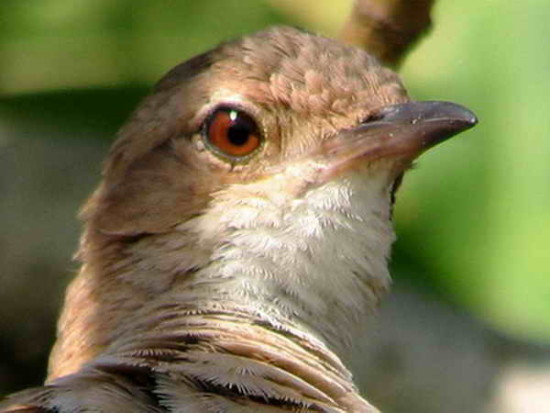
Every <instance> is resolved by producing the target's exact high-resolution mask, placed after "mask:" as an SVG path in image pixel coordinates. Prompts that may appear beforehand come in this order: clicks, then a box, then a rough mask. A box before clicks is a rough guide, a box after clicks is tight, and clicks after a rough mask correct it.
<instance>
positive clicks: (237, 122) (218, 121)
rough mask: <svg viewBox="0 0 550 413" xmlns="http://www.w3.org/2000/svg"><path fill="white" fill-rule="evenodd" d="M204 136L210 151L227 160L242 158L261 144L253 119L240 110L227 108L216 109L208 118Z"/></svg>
mask: <svg viewBox="0 0 550 413" xmlns="http://www.w3.org/2000/svg"><path fill="white" fill-rule="evenodd" d="M204 136H205V140H206V143H207V145H208V147H209V148H210V149H212V150H214V151H215V152H216V153H217V154H218V155H222V156H226V157H229V158H244V157H246V156H248V155H250V154H251V153H252V152H254V151H255V150H256V149H257V148H258V147H259V146H260V144H261V143H262V138H261V134H260V131H259V128H258V125H257V124H256V122H255V121H254V119H252V117H251V116H249V115H247V114H246V113H245V112H243V111H241V110H238V109H234V108H228V107H222V108H218V109H216V110H215V111H214V112H213V113H212V114H211V115H210V116H209V118H208V119H207V121H206V124H205V132H204Z"/></svg>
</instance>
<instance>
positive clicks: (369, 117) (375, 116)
mask: <svg viewBox="0 0 550 413" xmlns="http://www.w3.org/2000/svg"><path fill="white" fill-rule="evenodd" d="M383 117H384V116H383V114H382V113H381V112H380V111H373V112H371V113H369V114H368V115H367V116H366V117H364V118H363V119H362V120H361V121H360V122H359V123H360V124H364V123H370V122H375V121H377V120H380V119H382V118H383Z"/></svg>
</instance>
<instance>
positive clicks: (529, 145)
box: [0, 0, 550, 342]
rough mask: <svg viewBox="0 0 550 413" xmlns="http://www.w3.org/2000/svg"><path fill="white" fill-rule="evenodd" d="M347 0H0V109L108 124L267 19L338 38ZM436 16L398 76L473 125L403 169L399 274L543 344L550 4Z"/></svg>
mask: <svg viewBox="0 0 550 413" xmlns="http://www.w3.org/2000/svg"><path fill="white" fill-rule="evenodd" d="M304 5H305V6H304ZM349 8H350V2H349V1H335V0H333V1H329V0H322V1H313V0H308V1H303V2H302V1H297V0H296V1H290V0H271V1H270V2H261V1H257V0H223V1H221V0H211V1H192V0H189V1H183V0H180V1H178V0H162V1H146V0H73V1H68V0H3V1H2V2H0V16H1V17H0V18H1V23H0V91H1V92H3V93H4V94H5V95H10V97H5V98H3V99H2V101H1V102H0V104H1V106H0V109H1V110H2V114H3V117H4V119H18V118H19V117H24V116H26V117H33V116H34V117H37V118H40V120H41V122H45V123H47V122H50V123H51V124H54V125H57V127H62V126H61V125H63V124H64V123H75V122H77V123H82V124H83V125H86V127H89V128H90V130H94V128H96V130H97V132H98V135H107V134H110V135H112V131H113V130H114V129H112V128H114V125H115V124H117V123H118V122H120V121H121V120H122V118H123V117H124V116H125V114H126V113H127V111H129V110H130V108H131V107H132V106H133V105H135V103H136V101H137V99H138V97H139V96H140V95H141V94H142V93H144V90H145V89H143V86H144V85H150V84H152V83H153V82H154V80H155V79H157V78H159V77H160V76H161V75H162V73H164V72H165V71H167V70H168V69H169V68H170V67H171V66H173V65H175V64H176V63H178V62H180V61H182V60H183V59H185V58H187V57H189V56H191V55H192V54H194V53H197V52H200V51H202V50H204V49H206V48H208V47H211V46H212V45H214V44H216V43H217V42H219V41H222V40H224V39H227V38H233V37H236V36H238V35H241V34H243V33H249V32H251V31H254V30H257V29H260V28H263V27H265V26H267V25H270V24H279V23H285V24H293V25H298V26H302V27H306V28H308V29H311V30H319V31H322V32H323V33H325V34H327V35H334V34H335V33H336V32H337V31H338V29H339V27H340V26H341V24H342V21H343V20H344V18H345V16H346V13H347V12H348V10H349ZM433 20H434V29H433V31H432V33H431V34H430V35H429V36H428V37H427V38H426V39H424V41H423V42H421V44H420V45H419V46H418V47H417V48H416V49H415V50H414V51H413V52H412V53H411V55H410V56H409V59H408V60H407V61H406V64H405V66H404V68H403V70H402V74H403V77H404V80H405V83H406V84H407V85H408V87H409V90H410V92H411V95H412V96H414V97H415V98H418V99H441V100H451V101H456V102H460V103H462V104H464V105H466V106H468V107H470V108H471V109H473V110H474V111H475V112H476V113H477V114H478V116H479V118H480V120H481V122H480V124H479V126H478V127H476V128H475V130H473V131H471V132H468V133H467V134H466V135H464V136H460V137H459V138H457V139H454V140H452V141H450V142H448V143H445V145H443V146H441V147H439V148H437V149H436V150H434V151H431V152H430V153H429V154H427V155H425V156H424V157H423V158H422V159H421V161H420V165H421V168H418V169H415V170H414V171H412V172H411V173H409V175H408V177H407V179H406V182H405V185H404V186H403V188H402V190H401V191H400V194H399V198H400V199H399V202H398V206H397V210H396V222H397V226H398V228H397V232H398V235H399V241H398V243H397V245H396V252H395V268H396V278H399V277H407V276H408V277H410V278H412V279H414V280H416V281H417V282H419V283H422V284H423V285H425V286H427V287H429V288H430V289H432V290H433V291H435V292H436V293H438V294H440V295H441V296H443V297H445V298H446V299H447V300H448V301H451V302H454V303H457V304H459V305H462V306H464V307H465V308H467V309H468V310H469V311H470V312H472V313H474V314H475V315H476V316H477V317H479V318H481V319H483V320H486V322H488V323H489V324H490V325H492V326H494V327H495V328H498V329H500V330H501V331H504V332H507V333H509V334H513V335H516V336H520V337H524V338H528V339H531V340H536V341H541V342H545V341H546V342H548V341H550V258H549V257H550V162H549V161H550V116H549V115H548V104H547V100H548V96H550V49H549V47H548V39H549V38H550V27H549V25H548V22H549V21H550V3H549V2H548V1H547V0H525V1H522V2H510V1H506V0H485V1H482V2H480V1H476V0H463V1H461V2H456V1H455V2H453V1H451V0H440V1H439V2H438V4H437V8H436V10H435V14H434V19H433ZM90 87H95V88H102V89H89V88H90ZM85 88H88V89H85ZM43 91H50V92H51V93H49V94H47V95H44V94H40V93H39V92H43ZM22 94H25V95H22ZM92 113H93V114H94V115H92V116H90V114H92ZM3 122H6V120H4V121H3ZM107 132H109V133H107Z"/></svg>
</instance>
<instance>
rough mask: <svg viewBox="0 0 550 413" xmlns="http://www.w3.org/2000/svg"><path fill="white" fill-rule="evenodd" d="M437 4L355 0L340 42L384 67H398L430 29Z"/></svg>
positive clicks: (426, 0) (427, 0) (414, 0)
mask: <svg viewBox="0 0 550 413" xmlns="http://www.w3.org/2000/svg"><path fill="white" fill-rule="evenodd" d="M434 1H435V0H355V3H354V6H353V9H352V12H351V15H350V17H349V18H348V20H347V22H346V23H345V25H344V28H343V30H342V32H341V34H340V40H342V41H343V42H345V43H349V44H353V45H355V46H359V47H361V48H363V49H365V50H367V51H368V52H370V53H372V54H373V55H375V56H376V57H377V58H378V59H379V60H380V61H381V62H382V63H384V64H386V65H388V66H391V67H394V68H395V67H398V66H399V64H400V63H401V61H402V60H403V58H404V57H405V54H406V52H407V51H408V50H409V49H410V48H411V46H412V45H413V44H414V43H415V42H416V41H417V40H418V39H419V38H420V37H421V36H422V35H423V34H424V33H425V32H426V31H427V30H428V29H429V28H430V25H431V19H430V10H431V8H432V5H433V3H434Z"/></svg>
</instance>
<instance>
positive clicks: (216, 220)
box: [49, 175, 393, 380]
mask: <svg viewBox="0 0 550 413" xmlns="http://www.w3.org/2000/svg"><path fill="white" fill-rule="evenodd" d="M242 191H245V192H246V193H238V191H237V192H235V188H233V191H232V192H231V193H226V194H219V196H217V197H215V198H214V199H213V201H212V202H211V205H210V207H209V208H208V209H207V210H206V211H205V212H204V213H203V214H201V215H199V216H197V217H195V218H193V219H191V220H189V221H187V222H185V223H184V224H181V225H180V226H178V227H177V228H175V229H174V231H172V232H170V233H167V234H158V235H151V236H147V237H144V238H142V239H139V240H135V242H133V243H129V242H128V241H126V243H125V245H124V247H121V245H117V246H116V248H115V247H113V248H111V249H109V248H90V251H92V250H93V251H96V252H97V254H98V255H94V254H96V253H91V252H90V253H89V254H88V255H89V257H90V260H89V262H87V263H86V264H85V265H84V266H83V268H82V271H81V273H80V274H79V276H78V277H77V278H76V280H75V281H74V282H73V284H72V285H71V287H70V288H69V290H68V294H67V298H66V305H65V309H64V312H63V314H62V317H61V319H60V324H59V330H60V334H59V339H58V342H57V343H56V346H55V348H54V351H53V353H52V358H51V360H50V375H49V380H52V379H55V378H56V377H59V376H62V375H65V374H68V373H71V372H74V371H75V370H77V369H78V368H79V367H80V366H81V365H82V364H83V363H84V362H86V361H88V360H90V359H92V358H94V357H96V356H97V355H99V354H101V353H102V352H105V351H112V349H113V348H117V346H119V345H120V343H129V342H132V341H135V342H136V343H139V342H140V337H143V336H144V335H148V334H153V335H158V334H159V331H158V328H157V327H156V326H164V327H166V328H164V327H163V331H167V330H170V328H171V327H169V326H170V325H172V327H173V326H174V325H173V324H170V323H171V321H170V320H178V321H177V323H176V324H175V325H176V326H179V327H178V328H180V327H181V326H182V325H183V326H185V325H187V324H186V323H191V322H198V325H200V324H201V323H202V324H203V327H204V330H205V331H207V332H211V333H213V334H214V335H215V334H216V331H218V333H219V334H222V335H223V334H229V333H228V331H232V332H239V334H241V336H246V335H247V334H249V335H256V336H257V337H263V338H262V339H264V338H265V337H267V336H269V337H279V338H276V340H279V339H280V338H283V337H287V338H288V337H293V341H294V343H295V344H296V343H298V346H299V347H301V348H302V349H305V351H307V352H311V351H312V350H311V349H312V348H315V349H316V350H315V351H314V353H315V354H317V356H316V357H318V358H319V359H320V360H322V361H323V363H328V364H329V365H331V364H332V363H333V361H330V360H331V359H332V360H338V357H337V356H335V355H334V354H341V352H342V349H343V348H344V347H345V345H346V344H348V343H349V342H350V341H352V339H353V337H352V335H351V334H352V332H354V331H358V330H360V329H358V328H357V326H358V322H359V320H361V321H362V320H363V319H364V315H365V313H369V312H371V311H372V310H373V309H374V308H375V307H376V306H377V304H378V301H379V299H380V298H381V295H382V294H383V293H384V292H385V291H386V290H387V288H388V285H389V282H390V277H389V273H388V270H387V262H386V261H387V257H388V255H389V250H390V245H391V243H392V241H393V232H392V229H391V223H390V219H389V218H390V217H389V211H390V205H389V196H388V194H387V189H386V188H385V186H384V185H382V184H381V183H379V182H378V181H376V180H372V179H370V180H369V179H365V177H364V176H361V175H358V176H350V177H347V178H346V179H341V180H335V181H331V182H329V183H328V184H326V185H323V186H322V187H319V188H315V189H311V190H309V191H307V192H306V193H305V194H304V195H303V196H301V197H295V196H290V195H288V196H287V195H281V194H285V192H279V193H278V192H276V191H275V192H274V193H270V194H266V192H265V191H257V190H256V189H254V188H251V187H250V186H248V187H245V186H243V188H242ZM101 254H107V255H109V257H106V256H105V255H101ZM106 261H108V262H110V264H109V265H105V262H106ZM100 263H101V265H100ZM197 317H198V318H197ZM219 317H221V318H222V319H224V320H226V321H227V320H229V319H230V320H231V321H230V322H229V321H228V322H227V323H225V324H224V322H221V321H220V320H219V319H218V318H219ZM193 320H194V321H193ZM200 320H202V321H200ZM178 323H180V324H178ZM259 326H263V327H262V328H264V330H262V331H263V332H262V334H259V333H258V334H256V333H255V332H257V331H256V330H257V329H258V328H260V327H259ZM266 326H268V327H266ZM226 327H227V328H228V330H227V331H225V332H224V328H226ZM185 328H187V327H185ZM267 330H269V334H267V333H266V331H267ZM231 334H233V333H231ZM237 336H238V334H237ZM256 341H258V343H259V342H261V340H256ZM238 342H239V340H238V339H235V341H234V343H235V345H237V343H238ZM213 345H214V344H213ZM308 347H309V348H308ZM109 349H111V350H109ZM276 349H277V347H276V346H275V347H272V348H271V351H278V350H276ZM333 352H334V353H333ZM338 363H339V361H338ZM341 372H342V373H341V374H342V377H345V376H346V374H347V371H346V370H345V369H343V370H341Z"/></svg>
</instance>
